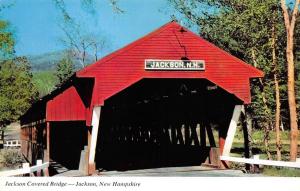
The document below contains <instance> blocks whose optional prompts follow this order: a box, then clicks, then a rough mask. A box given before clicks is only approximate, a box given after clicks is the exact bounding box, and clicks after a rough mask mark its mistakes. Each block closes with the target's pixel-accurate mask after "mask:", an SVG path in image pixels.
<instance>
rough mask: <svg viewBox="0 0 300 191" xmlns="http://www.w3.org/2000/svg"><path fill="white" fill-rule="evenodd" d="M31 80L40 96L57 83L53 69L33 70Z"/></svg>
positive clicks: (51, 89)
mask: <svg viewBox="0 0 300 191" xmlns="http://www.w3.org/2000/svg"><path fill="white" fill-rule="evenodd" d="M32 80H33V83H34V85H35V86H36V88H37V90H38V92H39V96H40V97H43V96H45V95H47V94H49V93H50V92H51V91H53V90H54V88H55V86H56V84H57V83H58V82H57V81H58V80H57V77H56V73H55V71H39V72H34V73H33V79H32Z"/></svg>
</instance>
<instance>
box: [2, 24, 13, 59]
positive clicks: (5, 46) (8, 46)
mask: <svg viewBox="0 0 300 191" xmlns="http://www.w3.org/2000/svg"><path fill="white" fill-rule="evenodd" d="M14 45H15V41H14V38H13V33H12V32H11V31H10V28H9V24H8V22H6V21H3V20H0V59H1V60H3V59H7V58H10V57H11V56H12V55H13V54H14Z"/></svg>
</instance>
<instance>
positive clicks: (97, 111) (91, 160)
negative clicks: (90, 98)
mask: <svg viewBox="0 0 300 191" xmlns="http://www.w3.org/2000/svg"><path fill="white" fill-rule="evenodd" d="M100 113H101V106H96V107H94V109H93V116H92V138H91V145H90V148H89V151H90V152H89V166H92V165H95V154H96V146H97V139H98V129H99V122H100Z"/></svg>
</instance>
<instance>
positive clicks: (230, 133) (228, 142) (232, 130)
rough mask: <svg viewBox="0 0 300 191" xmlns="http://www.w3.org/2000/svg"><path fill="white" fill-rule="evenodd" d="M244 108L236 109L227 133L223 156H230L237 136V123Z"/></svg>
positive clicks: (237, 107) (240, 106)
mask: <svg viewBox="0 0 300 191" xmlns="http://www.w3.org/2000/svg"><path fill="white" fill-rule="evenodd" d="M242 108H243V105H236V106H235V107H234V110H233V114H232V118H231V121H230V124H229V128H228V131H227V136H226V140H225V144H224V149H223V153H222V155H223V156H229V154H230V150H231V147H232V143H233V139H234V135H235V132H236V127H237V123H238V121H239V118H240V115H241V111H242Z"/></svg>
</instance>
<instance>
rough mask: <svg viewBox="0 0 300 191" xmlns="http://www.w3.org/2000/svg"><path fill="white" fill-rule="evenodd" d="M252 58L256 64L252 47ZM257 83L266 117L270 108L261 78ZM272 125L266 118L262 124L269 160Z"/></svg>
mask: <svg viewBox="0 0 300 191" xmlns="http://www.w3.org/2000/svg"><path fill="white" fill-rule="evenodd" d="M252 60H253V63H254V65H257V63H256V56H255V52H254V50H253V49H252ZM259 83H260V89H261V97H262V101H263V108H264V112H265V115H266V117H268V118H269V116H270V109H269V107H268V104H267V98H266V93H265V91H264V83H263V81H262V79H261V78H259ZM272 126H273V124H272V121H271V120H268V119H266V123H265V124H264V127H263V128H264V144H265V150H266V154H267V156H268V159H269V160H271V159H272V155H271V152H270V147H269V140H270V129H272Z"/></svg>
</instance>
